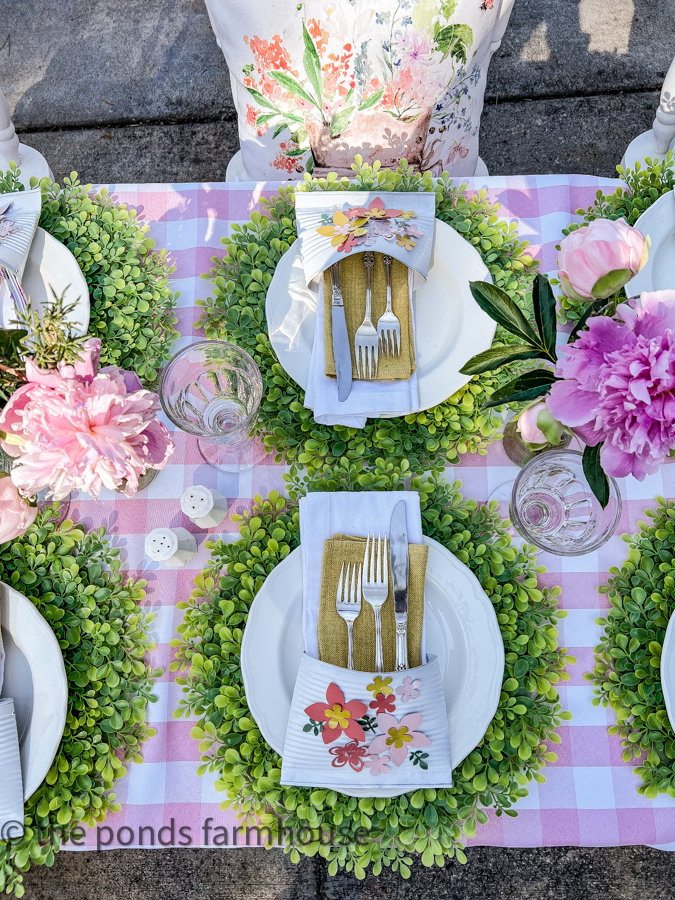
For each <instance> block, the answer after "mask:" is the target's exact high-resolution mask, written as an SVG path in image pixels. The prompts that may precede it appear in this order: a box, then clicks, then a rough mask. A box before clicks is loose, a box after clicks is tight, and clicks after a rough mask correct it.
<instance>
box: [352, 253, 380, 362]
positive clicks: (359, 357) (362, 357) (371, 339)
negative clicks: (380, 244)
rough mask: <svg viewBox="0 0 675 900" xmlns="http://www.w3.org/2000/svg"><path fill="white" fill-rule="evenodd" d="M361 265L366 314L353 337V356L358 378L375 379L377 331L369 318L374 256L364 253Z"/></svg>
mask: <svg viewBox="0 0 675 900" xmlns="http://www.w3.org/2000/svg"><path fill="white" fill-rule="evenodd" d="M363 265H364V266H365V267H366V314H365V316H364V318H363V322H362V323H361V324H360V325H359V327H358V328H357V329H356V334H355V335H354V356H355V357H356V372H357V375H358V377H359V378H377V329H376V328H375V326H374V325H373V323H372V320H371V318H370V316H371V303H372V298H373V266H374V265H375V255H374V254H373V253H364V254H363Z"/></svg>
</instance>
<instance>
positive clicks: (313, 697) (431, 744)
mask: <svg viewBox="0 0 675 900" xmlns="http://www.w3.org/2000/svg"><path fill="white" fill-rule="evenodd" d="M336 705H337V707H338V708H340V707H342V709H343V710H344V711H345V712H346V715H345V716H344V717H341V718H340V717H338V719H336V718H335V716H334V715H331V714H332V713H334V710H335V709H336ZM392 729H393V731H392ZM397 733H398V740H397V739H396V737H397ZM392 737H393V738H394V739H393V740H392ZM281 784H293V785H301V786H303V787H321V788H328V789H333V790H337V791H341V792H342V793H345V794H351V795H352V796H357V797H378V796H391V795H392V793H393V794H396V793H404V792H406V791H412V790H415V788H418V787H428V788H432V787H433V788H449V787H452V758H451V754H450V739H449V737H448V714H447V711H446V706H445V698H444V696H443V683H442V681H441V673H440V669H439V667H438V659H437V658H436V657H435V656H432V657H431V658H430V659H429V662H428V663H427V664H426V665H424V666H417V668H414V669H406V670H405V671H404V672H383V673H381V674H380V675H374V674H373V673H368V672H357V671H355V670H353V669H351V670H350V669H342V668H339V667H338V666H331V665H329V664H328V663H325V662H321V661H320V660H318V659H312V658H311V657H310V656H308V655H307V654H306V653H305V654H304V655H303V657H302V659H301V660H300V668H299V669H298V677H297V678H296V681H295V689H294V691H293V700H292V701H291V711H290V714H289V717H288V726H287V728H286V740H285V742H284V752H283V756H282V762H281Z"/></svg>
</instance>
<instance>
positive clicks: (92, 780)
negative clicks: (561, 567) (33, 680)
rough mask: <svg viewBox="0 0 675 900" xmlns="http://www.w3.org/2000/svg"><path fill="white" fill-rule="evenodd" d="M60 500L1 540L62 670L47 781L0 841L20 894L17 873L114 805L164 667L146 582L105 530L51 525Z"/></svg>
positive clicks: (2, 871)
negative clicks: (16, 834)
mask: <svg viewBox="0 0 675 900" xmlns="http://www.w3.org/2000/svg"><path fill="white" fill-rule="evenodd" d="M58 507H59V504H58V503H56V504H54V506H53V507H47V509H46V510H45V511H44V512H42V513H39V514H38V517H37V519H36V521H35V523H34V524H33V525H32V526H31V527H30V528H29V529H28V531H26V533H25V534H24V535H22V536H21V537H19V538H17V539H16V540H14V541H11V542H10V543H6V544H3V545H2V546H1V547H0V581H4V582H5V583H7V584H10V585H11V586H12V587H14V588H16V590H18V591H19V592H20V593H22V594H25V595H26V596H27V597H28V598H29V599H30V600H31V601H32V602H33V603H34V604H35V606H36V607H37V609H38V610H39V611H40V612H41V613H42V615H43V616H44V617H45V619H46V620H47V622H48V623H49V625H50V627H51V628H52V629H53V631H54V633H55V635H56V637H57V639H58V641H59V644H60V646H61V650H62V652H63V658H64V662H65V666H66V675H67V678H68V714H67V719H66V727H65V731H64V734H63V738H62V740H61V744H60V745H59V749H58V751H57V753H56V757H55V759H54V762H53V764H52V767H51V769H50V771H49V773H48V775H47V777H46V779H45V781H44V782H43V783H42V785H41V786H40V787H39V788H38V790H37V791H36V793H35V794H33V796H32V797H31V798H30V799H29V800H28V801H27V802H26V805H25V825H24V829H25V832H24V836H23V837H22V838H18V839H15V840H10V841H0V892H2V891H3V890H4V891H5V892H6V893H8V894H9V893H12V891H13V892H14V894H15V896H17V897H21V896H22V895H23V892H24V889H23V885H22V880H23V876H22V873H24V872H27V871H28V870H29V869H30V867H31V866H32V865H52V863H53V862H54V854H55V853H57V852H58V850H59V847H60V845H61V840H66V839H67V838H68V837H69V835H70V834H71V833H72V830H73V828H75V827H76V826H77V825H78V823H80V822H84V823H86V824H88V825H94V824H95V823H96V822H102V821H103V820H104V819H105V817H106V815H107V813H108V812H109V811H112V812H118V811H119V809H120V805H119V803H117V802H116V800H115V794H114V793H111V789H112V788H113V786H114V782H115V781H116V780H117V779H118V778H121V777H122V775H124V774H125V771H126V770H125V767H124V761H129V760H134V761H136V762H141V761H142V757H141V755H140V748H141V745H142V744H143V742H144V741H146V740H147V739H148V738H149V737H152V736H153V735H154V734H155V731H154V729H153V728H150V727H148V725H147V724H146V723H145V718H146V707H147V704H148V702H149V701H153V700H155V699H156V698H155V697H154V696H153V694H152V687H153V684H154V681H155V679H156V678H158V677H159V676H160V675H161V674H162V670H161V669H154V670H153V669H152V668H151V667H150V666H148V665H147V664H146V663H145V662H144V659H143V657H144V656H145V654H146V653H147V652H148V651H149V650H151V649H152V648H153V646H154V645H153V644H152V643H151V642H150V641H149V639H148V634H147V631H148V626H149V624H150V622H151V621H152V616H151V615H145V614H144V613H143V612H142V611H141V609H140V602H141V600H142V599H143V597H144V596H145V591H144V588H145V581H142V580H140V581H136V582H134V581H132V580H131V579H125V578H124V577H123V576H122V575H121V573H120V572H119V568H120V562H119V559H118V558H117V557H118V554H119V550H112V549H111V548H110V546H109V545H108V543H107V542H106V541H105V529H103V528H99V529H98V530H97V531H95V532H92V533H90V534H86V535H85V533H84V530H83V529H82V527H80V526H75V525H73V523H72V522H71V521H70V520H66V521H65V522H63V523H61V524H60V525H57V524H56V520H57V517H58Z"/></svg>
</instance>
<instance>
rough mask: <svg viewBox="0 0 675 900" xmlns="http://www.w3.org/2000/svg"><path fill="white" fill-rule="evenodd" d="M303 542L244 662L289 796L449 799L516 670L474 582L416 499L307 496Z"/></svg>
mask: <svg viewBox="0 0 675 900" xmlns="http://www.w3.org/2000/svg"><path fill="white" fill-rule="evenodd" d="M355 523H358V529H357V530H356V533H355V528H354V526H355ZM300 538H301V544H300V547H298V548H297V549H296V550H294V551H293V552H292V553H291V554H290V555H289V556H288V557H287V558H286V559H285V560H284V561H283V562H281V563H280V564H279V565H278V566H277V567H276V568H275V569H274V570H273V572H272V573H271V574H270V576H269V577H268V578H267V580H266V581H265V583H264V585H263V587H262V588H261V590H260V591H259V592H258V594H257V595H256V597H255V599H254V601H253V603H252V605H251V609H250V612H249V616H248V621H247V626H246V630H245V632H244V639H243V643H242V652H241V665H242V675H243V679H244V686H245V689H246V696H247V700H248V703H249V706H250V709H251V713H252V715H253V716H254V718H255V721H256V722H257V723H258V726H259V728H260V730H261V732H262V734H263V736H264V737H265V739H266V740H267V742H268V743H269V744H270V745H271V746H272V747H273V748H274V749H275V750H277V752H278V753H280V754H281V756H282V760H283V764H282V770H281V783H282V784H292V785H303V786H309V787H311V786H313V785H314V786H322V787H326V786H328V785H331V786H334V787H335V788H336V789H339V790H340V791H341V792H343V793H346V794H348V795H351V796H358V797H394V796H398V795H400V794H402V793H405V792H407V791H410V790H413V789H414V787H415V786H434V787H450V786H451V785H452V770H453V769H454V768H456V767H457V766H458V765H459V764H460V763H461V761H462V760H463V759H464V758H465V757H466V755H467V754H468V753H470V752H471V750H473V749H474V747H475V746H476V745H477V744H478V743H479V742H480V740H481V739H482V737H483V735H484V733H485V731H486V729H487V727H488V725H489V723H490V721H491V720H492V718H493V716H494V713H495V710H496V708H497V704H498V702H499V694H500V687H501V683H502V677H503V671H504V648H503V644H502V639H501V635H500V631H499V626H498V624H497V619H496V616H495V613H494V610H493V608H492V604H491V603H490V600H489V599H488V597H487V595H486V594H485V592H484V591H483V589H482V588H481V586H480V584H479V582H478V580H477V579H476V577H475V575H474V574H473V573H472V572H471V571H470V570H469V569H468V568H467V567H466V566H465V565H464V564H463V563H461V562H460V561H459V560H458V559H457V558H456V557H455V556H454V555H453V554H452V553H450V552H449V551H448V550H447V549H446V548H445V547H443V546H442V545H441V544H439V543H438V542H437V541H434V540H432V539H429V538H426V537H424V536H423V534H422V527H421V515H420V504H419V495H418V494H416V493H415V492H406V491H403V492H386V491H385V492H367V493H342V492H335V493H322V492H315V493H311V494H308V495H307V496H306V497H303V498H302V499H301V501H300ZM263 660H264V664H263V662H262V661H263ZM421 723H423V724H421ZM418 729H419V730H418ZM370 776H373V777H370Z"/></svg>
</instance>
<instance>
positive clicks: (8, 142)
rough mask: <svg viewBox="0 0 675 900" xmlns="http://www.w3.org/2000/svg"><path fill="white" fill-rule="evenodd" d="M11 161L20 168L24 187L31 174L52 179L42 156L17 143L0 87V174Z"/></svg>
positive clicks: (7, 167) (27, 185)
mask: <svg viewBox="0 0 675 900" xmlns="http://www.w3.org/2000/svg"><path fill="white" fill-rule="evenodd" d="M11 162H14V163H16V164H17V166H19V168H20V169H21V175H20V179H21V182H22V184H23V186H24V187H25V188H29V187H30V179H31V176H33V175H34V176H35V177H36V178H44V177H45V176H46V177H47V178H51V179H52V180H53V178H54V175H53V174H52V170H51V169H50V168H49V164H48V163H47V160H46V159H45V158H44V156H43V155H42V154H41V153H38V151H37V150H34V149H33V147H28V146H26V144H20V143H19V139H18V137H17V136H16V131H15V130H14V125H13V123H12V120H11V118H10V115H9V107H8V106H7V101H6V100H5V95H4V94H3V93H2V89H1V88H0V174H2V173H3V172H6V171H7V169H9V164H10V163H11Z"/></svg>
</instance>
